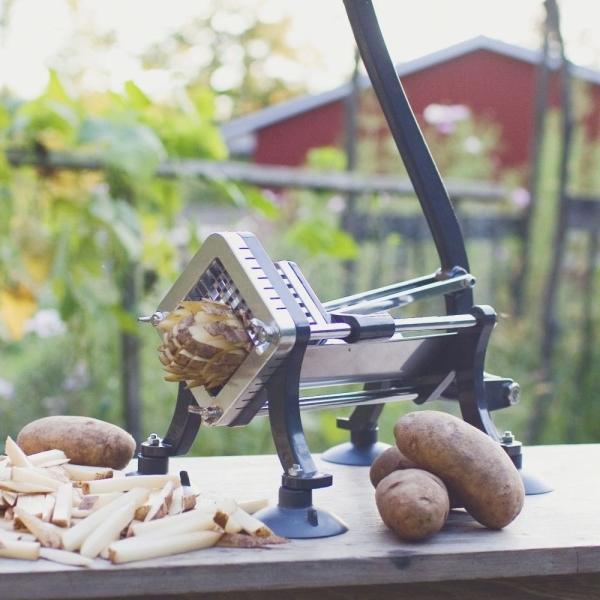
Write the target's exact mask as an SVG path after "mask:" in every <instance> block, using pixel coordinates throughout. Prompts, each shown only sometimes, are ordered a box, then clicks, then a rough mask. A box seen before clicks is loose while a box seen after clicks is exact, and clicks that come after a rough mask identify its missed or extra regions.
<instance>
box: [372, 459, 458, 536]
mask: <svg viewBox="0 0 600 600" xmlns="http://www.w3.org/2000/svg"><path fill="white" fill-rule="evenodd" d="M375 502H376V504H377V510H378V511H379V514H380V515H381V519H382V520H383V522H384V523H385V524H386V525H387V527H389V528H390V529H391V530H392V531H394V533H396V535H397V536H398V537H399V538H401V539H403V540H408V541H417V540H423V539H425V538H427V537H429V536H430V535H433V534H434V533H437V532H438V531H439V530H440V529H441V528H442V527H443V526H444V523H445V522H446V519H447V518H448V512H449V511H450V501H449V499H448V492H447V491H446V486H445V485H444V483H443V482H442V480H441V479H440V478H439V477H436V476H435V475H432V474H431V473H428V472H427V471H423V470H421V469H403V470H400V471H394V472H393V473H391V474H390V475H388V476H387V477H385V478H384V479H382V480H381V482H380V483H379V485H378V486H377V488H376V490H375Z"/></svg>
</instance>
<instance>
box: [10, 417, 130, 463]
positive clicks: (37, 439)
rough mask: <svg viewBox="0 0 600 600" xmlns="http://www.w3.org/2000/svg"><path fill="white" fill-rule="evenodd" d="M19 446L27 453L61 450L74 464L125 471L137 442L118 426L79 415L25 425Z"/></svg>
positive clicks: (45, 418)
mask: <svg viewBox="0 0 600 600" xmlns="http://www.w3.org/2000/svg"><path fill="white" fill-rule="evenodd" d="M17 444H18V445H19V447H20V448H21V449H22V450H23V452H25V453H26V454H35V453H36V452H42V451H44V450H62V451H63V452H64V453H65V454H66V456H67V458H69V459H70V460H71V462H72V463H73V464H77V465H90V466H94V467H110V468H112V469H124V468H125V467H126V466H127V465H128V463H129V461H130V460H131V459H132V458H133V455H134V453H135V450H136V443H135V440H134V439H133V437H132V436H131V435H129V433H127V432H126V431H125V430H124V429H121V428H120V427H118V426H117V425H113V424H112V423H107V422H106V421H100V420H99V419H92V418H90V417H79V416H66V415H60V416H54V417H44V418H42V419H38V420H36V421H32V422H31V423H29V424H28V425H25V427H23V429H21V431H20V432H19V435H18V436H17Z"/></svg>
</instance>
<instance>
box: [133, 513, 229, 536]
mask: <svg viewBox="0 0 600 600" xmlns="http://www.w3.org/2000/svg"><path fill="white" fill-rule="evenodd" d="M171 521H172V518H171V517H168V518H165V519H161V520H160V521H148V522H143V521H141V522H140V521H138V522H134V523H132V524H131V532H132V534H133V535H132V537H130V538H128V539H139V538H142V537H143V538H144V539H149V538H159V539H165V538H167V537H169V536H172V535H181V534H183V533H190V532H192V531H215V530H217V529H218V528H219V527H218V525H217V524H216V523H215V521H214V519H213V517H212V515H209V514H200V515H197V518H196V519H195V520H193V521H178V522H177V523H172V522H171ZM150 523H161V524H162V525H163V527H160V528H156V527H155V528H153V529H144V527H145V526H146V525H149V524H150Z"/></svg>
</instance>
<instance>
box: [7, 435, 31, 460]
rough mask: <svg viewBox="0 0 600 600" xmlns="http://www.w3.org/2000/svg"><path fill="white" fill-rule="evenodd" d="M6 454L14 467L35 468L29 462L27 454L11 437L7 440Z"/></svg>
mask: <svg viewBox="0 0 600 600" xmlns="http://www.w3.org/2000/svg"><path fill="white" fill-rule="evenodd" d="M4 452H6V455H7V456H8V459H9V460H10V462H11V463H12V465H13V467H33V463H32V462H31V461H30V460H29V458H28V457H27V454H25V452H23V450H21V448H19V446H17V443H16V442H15V441H14V440H13V439H12V438H11V437H10V436H8V437H7V438H6V444H5V446H4Z"/></svg>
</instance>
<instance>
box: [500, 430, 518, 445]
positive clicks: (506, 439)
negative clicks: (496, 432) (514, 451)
mask: <svg viewBox="0 0 600 600" xmlns="http://www.w3.org/2000/svg"><path fill="white" fill-rule="evenodd" d="M501 439H502V443H503V444H512V443H513V442H514V441H515V436H514V435H513V434H512V432H511V431H505V432H504V435H503V436H502V438H501Z"/></svg>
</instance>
